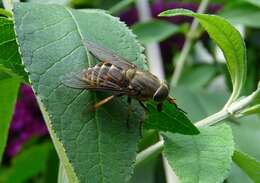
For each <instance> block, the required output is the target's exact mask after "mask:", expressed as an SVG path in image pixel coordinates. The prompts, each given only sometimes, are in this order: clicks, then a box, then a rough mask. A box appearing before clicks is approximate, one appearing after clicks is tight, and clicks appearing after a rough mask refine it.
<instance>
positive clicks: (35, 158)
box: [0, 143, 52, 183]
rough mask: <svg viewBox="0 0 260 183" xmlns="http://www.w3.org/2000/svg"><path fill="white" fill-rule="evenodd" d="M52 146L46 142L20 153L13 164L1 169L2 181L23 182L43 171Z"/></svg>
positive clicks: (0, 177)
mask: <svg viewBox="0 0 260 183" xmlns="http://www.w3.org/2000/svg"><path fill="white" fill-rule="evenodd" d="M51 147H52V146H51V144H49V143H44V144H40V145H35V146H32V147H31V148H29V149H27V150H25V151H23V152H21V153H20V154H18V155H17V156H16V157H15V158H14V159H13V160H12V162H11V165H12V166H11V167H9V168H5V169H3V170H2V171H1V173H0V182H8V183H23V182H25V181H28V180H29V179H30V178H31V177H33V176H36V175H38V174H39V173H40V172H43V170H44V169H45V168H46V167H45V166H46V162H47V160H48V157H49V156H48V155H49V153H50V150H51Z"/></svg>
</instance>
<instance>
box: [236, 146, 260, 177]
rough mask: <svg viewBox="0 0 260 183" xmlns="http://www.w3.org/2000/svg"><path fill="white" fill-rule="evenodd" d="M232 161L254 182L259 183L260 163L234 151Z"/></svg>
mask: <svg viewBox="0 0 260 183" xmlns="http://www.w3.org/2000/svg"><path fill="white" fill-rule="evenodd" d="M233 161H234V162H235V163H236V164H237V165H238V166H239V167H240V168H241V169H242V170H243V171H244V172H246V173H247V175H248V176H249V177H251V178H252V179H253V180H254V181H255V182H260V174H259V172H260V162H259V161H257V160H256V159H254V158H252V157H250V156H248V155H247V154H245V153H242V152H240V151H235V152H234V155H233Z"/></svg>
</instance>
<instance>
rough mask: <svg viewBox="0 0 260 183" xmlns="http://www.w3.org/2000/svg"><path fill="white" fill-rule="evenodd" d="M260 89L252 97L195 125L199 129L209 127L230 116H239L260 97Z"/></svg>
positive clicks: (243, 99)
mask: <svg viewBox="0 0 260 183" xmlns="http://www.w3.org/2000/svg"><path fill="white" fill-rule="evenodd" d="M259 92H260V88H258V89H257V90H256V91H254V92H253V93H252V94H251V95H249V96H247V97H245V98H242V99H241V100H238V101H235V102H234V103H232V104H230V105H229V106H228V107H224V108H223V109H222V110H221V111H219V112H217V113H215V114H213V115H211V116H209V117H207V118H205V119H203V120H200V121H198V122H197V123H195V125H196V126H197V127H201V126H209V125H213V124H215V123H217V122H219V121H222V120H224V119H226V118H228V117H230V116H235V117H236V115H237V116H239V115H238V114H237V113H239V112H240V111H241V110H242V109H245V108H246V107H247V106H249V105H250V104H251V103H252V102H253V101H254V99H255V98H256V97H257V96H258V95H259Z"/></svg>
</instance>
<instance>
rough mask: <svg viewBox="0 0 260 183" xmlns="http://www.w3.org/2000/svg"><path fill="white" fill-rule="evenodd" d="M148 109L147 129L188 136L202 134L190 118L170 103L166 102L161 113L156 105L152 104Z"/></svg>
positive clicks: (145, 124)
mask: <svg viewBox="0 0 260 183" xmlns="http://www.w3.org/2000/svg"><path fill="white" fill-rule="evenodd" d="M147 108H148V110H149V112H148V116H147V119H146V120H145V123H144V127H145V128H148V129H157V130H161V131H169V132H172V133H176V132H178V133H181V134H186V135H195V134H199V133H200V132H199V130H198V129H197V128H196V127H195V126H194V125H193V124H192V122H191V121H190V120H189V118H188V117H187V116H186V115H185V114H184V113H183V112H182V111H180V110H178V109H177V108H176V107H175V106H174V105H172V104H170V103H169V102H164V104H163V110H162V111H161V112H158V111H157V108H156V105H154V104H151V103H148V104H147Z"/></svg>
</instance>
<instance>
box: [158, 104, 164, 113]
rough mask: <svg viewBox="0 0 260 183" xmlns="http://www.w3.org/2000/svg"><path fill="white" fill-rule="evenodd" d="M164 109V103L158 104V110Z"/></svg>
mask: <svg viewBox="0 0 260 183" xmlns="http://www.w3.org/2000/svg"><path fill="white" fill-rule="evenodd" d="M162 109H163V103H161V102H160V103H159V104H157V111H159V112H161V111H162Z"/></svg>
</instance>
